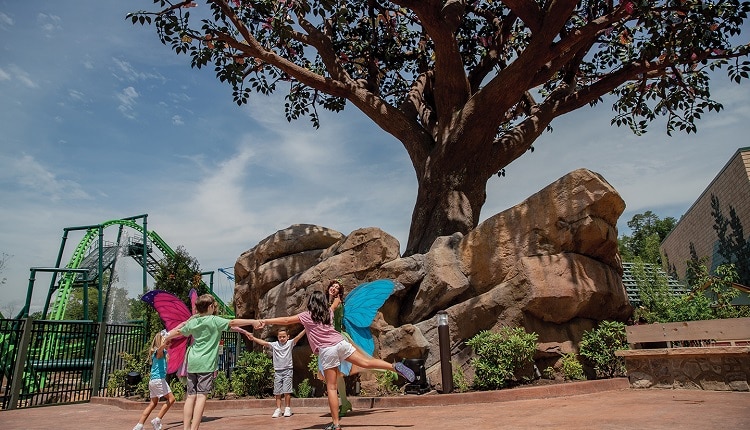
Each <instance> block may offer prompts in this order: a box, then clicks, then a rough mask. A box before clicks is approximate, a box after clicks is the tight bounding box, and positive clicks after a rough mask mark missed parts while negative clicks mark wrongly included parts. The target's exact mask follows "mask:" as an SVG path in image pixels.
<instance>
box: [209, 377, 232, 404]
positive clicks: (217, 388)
mask: <svg viewBox="0 0 750 430" xmlns="http://www.w3.org/2000/svg"><path fill="white" fill-rule="evenodd" d="M231 388H232V387H231V385H230V384H229V378H227V374H226V373H224V372H219V373H218V374H217V375H216V378H215V379H214V389H213V391H211V398H212V399H225V398H226V397H227V393H229V391H231Z"/></svg>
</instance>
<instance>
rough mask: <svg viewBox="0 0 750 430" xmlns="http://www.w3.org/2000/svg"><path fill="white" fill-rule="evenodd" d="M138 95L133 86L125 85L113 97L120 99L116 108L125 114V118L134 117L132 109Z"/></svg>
mask: <svg viewBox="0 0 750 430" xmlns="http://www.w3.org/2000/svg"><path fill="white" fill-rule="evenodd" d="M138 96H139V94H138V91H136V90H135V88H133V87H127V88H125V89H123V90H122V91H121V92H119V93H117V94H116V95H115V97H117V100H119V101H120V105H119V106H117V110H119V111H120V113H122V114H123V115H125V116H126V117H127V118H130V119H133V118H135V114H134V113H133V110H134V107H135V103H136V99H137V98H138Z"/></svg>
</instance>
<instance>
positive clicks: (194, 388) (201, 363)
mask: <svg viewBox="0 0 750 430" xmlns="http://www.w3.org/2000/svg"><path fill="white" fill-rule="evenodd" d="M195 308H196V310H197V311H198V314H197V315H194V316H192V317H191V318H190V319H189V320H187V322H185V324H184V325H182V326H181V327H177V328H175V329H173V330H172V331H170V332H169V334H168V335H167V339H171V338H173V337H177V336H179V335H183V336H193V344H192V345H190V347H189V348H188V352H187V363H188V365H187V372H188V376H187V399H186V400H185V409H184V410H183V412H182V424H183V427H184V430H198V428H199V427H200V425H201V418H202V417H203V410H204V408H205V407H206V396H207V395H208V394H210V393H211V391H212V390H213V384H214V376H215V372H216V370H217V369H218V360H219V340H221V333H222V332H224V331H225V330H227V329H228V328H230V327H242V326H249V325H251V326H253V327H254V328H259V327H260V323H259V322H258V320H254V319H232V320H229V319H226V318H222V317H220V316H217V315H215V313H216V310H217V306H216V301H215V300H214V297H213V296H212V295H211V294H203V295H202V296H200V297H198V300H196V302H195Z"/></svg>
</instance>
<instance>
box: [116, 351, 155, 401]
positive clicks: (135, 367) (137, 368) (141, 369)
mask: <svg viewBox="0 0 750 430" xmlns="http://www.w3.org/2000/svg"><path fill="white" fill-rule="evenodd" d="M120 357H122V360H123V364H124V365H125V366H124V368H122V369H118V370H115V371H114V372H112V373H110V374H109V377H108V378H107V396H116V395H117V394H118V392H119V390H121V389H122V390H124V389H125V388H126V387H125V377H126V376H127V375H128V373H130V372H138V373H140V374H141V377H142V379H141V383H140V384H138V385H137V386H136V387H135V389H134V390H133V391H134V392H135V393H136V394H138V395H141V394H143V391H144V390H143V389H142V388H141V386H142V385H143V382H144V381H145V388H146V389H145V393H146V396H148V394H149V392H148V375H149V372H147V369H146V364H147V362H146V361H144V360H142V359H139V358H138V357H137V356H135V355H133V354H128V353H127V352H122V353H120Z"/></svg>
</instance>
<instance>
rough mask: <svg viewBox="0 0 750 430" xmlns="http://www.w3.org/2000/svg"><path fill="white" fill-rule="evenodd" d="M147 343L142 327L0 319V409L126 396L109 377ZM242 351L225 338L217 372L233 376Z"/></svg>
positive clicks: (233, 336) (235, 340) (235, 338)
mask: <svg viewBox="0 0 750 430" xmlns="http://www.w3.org/2000/svg"><path fill="white" fill-rule="evenodd" d="M100 339H101V340H102V341H101V342H99V340H100ZM147 343H148V342H147V339H146V336H145V328H144V326H143V325H142V324H99V323H95V322H91V321H40V320H31V319H24V320H9V319H0V365H1V367H0V371H1V372H2V375H0V376H2V384H1V385H0V409H16V408H28V407H36V406H46V405H55V404H66V403H79V402H87V401H89V400H90V399H91V396H92V395H97V396H110V397H117V396H123V395H125V394H126V393H125V390H126V388H125V387H124V386H121V385H118V384H108V381H109V378H110V376H111V375H112V374H113V372H115V371H117V370H124V369H125V368H126V363H125V360H126V359H125V357H124V353H127V354H130V355H132V356H135V357H136V358H138V357H139V355H140V353H141V352H142V351H143V350H144V349H145V348H146V347H147V346H148V345H147ZM244 351H246V347H245V343H244V342H243V341H242V338H241V335H240V334H239V333H236V332H233V331H227V332H224V333H222V336H221V343H220V346H219V363H218V364H219V371H222V372H226V374H227V376H229V377H231V370H232V369H233V368H234V367H235V365H236V363H237V357H239V355H240V354H241V353H242V352H244ZM143 376H144V377H147V375H143ZM108 385H110V386H108Z"/></svg>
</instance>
